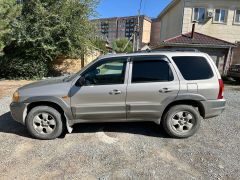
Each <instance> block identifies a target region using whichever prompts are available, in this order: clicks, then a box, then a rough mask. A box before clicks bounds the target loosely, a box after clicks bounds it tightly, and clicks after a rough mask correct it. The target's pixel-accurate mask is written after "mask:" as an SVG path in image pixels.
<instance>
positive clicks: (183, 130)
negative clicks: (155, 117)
mask: <svg viewBox="0 0 240 180" xmlns="http://www.w3.org/2000/svg"><path fill="white" fill-rule="evenodd" d="M200 123H201V118H200V115H199V112H198V111H197V110H196V109H195V108H194V107H193V106H189V105H176V106H173V107H172V108H170V109H169V111H168V112H167V113H166V114H165V116H164V119H163V127H164V129H165V131H166V132H167V133H168V134H169V135H170V136H171V137H174V138H187V137H190V136H192V135H194V134H195V133H196V132H197V130H198V129H199V127H200Z"/></svg>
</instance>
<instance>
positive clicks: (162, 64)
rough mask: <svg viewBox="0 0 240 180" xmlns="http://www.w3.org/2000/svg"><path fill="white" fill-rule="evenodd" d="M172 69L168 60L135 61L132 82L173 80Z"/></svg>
mask: <svg viewBox="0 0 240 180" xmlns="http://www.w3.org/2000/svg"><path fill="white" fill-rule="evenodd" d="M172 80H173V75H172V71H171V69H170V67H169V65H168V62H166V61H160V60H146V61H145V60H144V61H143V60H140V61H133V70H132V83H145V82H164V81H172Z"/></svg>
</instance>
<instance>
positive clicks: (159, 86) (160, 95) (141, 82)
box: [126, 56, 179, 121]
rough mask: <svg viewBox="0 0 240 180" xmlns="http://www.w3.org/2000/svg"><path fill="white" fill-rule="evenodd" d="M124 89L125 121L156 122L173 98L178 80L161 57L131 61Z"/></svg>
mask: <svg viewBox="0 0 240 180" xmlns="http://www.w3.org/2000/svg"><path fill="white" fill-rule="evenodd" d="M129 74H130V75H129V78H128V86H127V98H126V106H127V120H128V121H135V120H136V121H138V120H143V121H158V120H159V118H160V115H161V113H160V112H161V111H162V110H163V109H162V108H163V105H164V104H166V103H167V102H171V101H172V100H173V99H175V98H176V96H177V94H178V91H179V80H178V78H177V76H176V73H175V71H174V69H173V66H172V65H171V63H170V62H169V61H168V59H167V58H166V57H164V56H138V57H134V58H132V59H131V62H130V71H129Z"/></svg>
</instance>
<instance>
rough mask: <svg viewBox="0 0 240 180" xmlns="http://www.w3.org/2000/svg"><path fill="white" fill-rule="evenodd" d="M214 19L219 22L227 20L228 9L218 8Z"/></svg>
mask: <svg viewBox="0 0 240 180" xmlns="http://www.w3.org/2000/svg"><path fill="white" fill-rule="evenodd" d="M214 21H215V22H218V23H225V22H227V10H226V9H216V10H215V18H214Z"/></svg>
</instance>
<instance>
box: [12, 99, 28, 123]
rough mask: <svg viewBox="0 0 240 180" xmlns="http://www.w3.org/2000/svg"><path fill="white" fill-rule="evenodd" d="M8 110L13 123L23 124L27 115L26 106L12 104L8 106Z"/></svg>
mask: <svg viewBox="0 0 240 180" xmlns="http://www.w3.org/2000/svg"><path fill="white" fill-rule="evenodd" d="M10 110H11V115H12V117H13V119H14V120H15V121H17V122H20V123H22V124H25V117H26V114H27V104H24V103H15V102H12V103H11V104H10Z"/></svg>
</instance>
